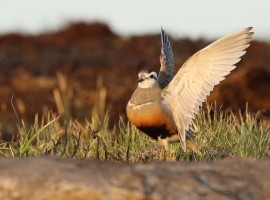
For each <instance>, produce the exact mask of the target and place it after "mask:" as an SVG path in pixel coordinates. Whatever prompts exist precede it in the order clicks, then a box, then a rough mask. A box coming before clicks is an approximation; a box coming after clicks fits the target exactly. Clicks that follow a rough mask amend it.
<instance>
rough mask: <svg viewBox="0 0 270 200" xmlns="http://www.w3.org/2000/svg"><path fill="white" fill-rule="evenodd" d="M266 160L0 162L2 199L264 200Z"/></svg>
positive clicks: (269, 192) (268, 180) (269, 193)
mask: <svg viewBox="0 0 270 200" xmlns="http://www.w3.org/2000/svg"><path fill="white" fill-rule="evenodd" d="M269 166H270V161H265V160H262V161H255V160H248V159H241V158H238V159H225V160H219V161H216V162H204V163H192V164H185V163H180V162H174V163H172V162H154V163H149V164H134V165H128V164H121V163H114V162H105V161H97V160H75V159H64V158H56V157H36V158H34V157H33V158H15V159H1V160H0V177H1V178H0V199H1V200H18V199H19V200H52V199H53V200H73V199H75V200H107V199H108V200H124V199H132V200H146V199H149V200H163V199H165V200H166V199H168V200H175V199H181V200H185V199H189V200H190V199H191V200H193V199H207V200H214V199H220V200H223V199H224V200H225V199H240V200H242V199H243V200H245V199H250V200H253V199H260V200H261V199H269V197H270V189H269V188H270V170H269Z"/></svg>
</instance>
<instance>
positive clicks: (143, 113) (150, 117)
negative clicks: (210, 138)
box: [127, 101, 176, 135]
mask: <svg viewBox="0 0 270 200" xmlns="http://www.w3.org/2000/svg"><path fill="white" fill-rule="evenodd" d="M127 116H128V118H129V120H130V121H131V123H133V124H134V125H135V126H136V127H137V128H139V129H141V130H142V131H143V132H146V134H148V133H147V131H144V130H155V131H156V130H157V129H158V127H164V128H163V129H164V130H163V132H164V133H162V134H164V135H171V134H173V133H176V127H175V124H174V122H173V119H172V116H171V114H170V113H168V111H166V110H165V109H164V108H163V107H162V106H161V105H160V101H157V102H154V103H151V104H149V105H145V106H141V107H140V108H134V107H130V106H127ZM156 132H157V131H156ZM158 132H159V131H158ZM148 135H149V134H148Z"/></svg>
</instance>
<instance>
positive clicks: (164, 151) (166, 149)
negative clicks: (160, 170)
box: [159, 138, 170, 160]
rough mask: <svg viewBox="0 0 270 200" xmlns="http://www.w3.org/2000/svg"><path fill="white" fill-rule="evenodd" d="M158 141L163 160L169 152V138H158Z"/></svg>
mask: <svg viewBox="0 0 270 200" xmlns="http://www.w3.org/2000/svg"><path fill="white" fill-rule="evenodd" d="M159 141H160V143H161V145H162V151H161V155H162V157H163V160H167V155H168V153H170V149H169V139H168V138H164V139H161V138H159Z"/></svg>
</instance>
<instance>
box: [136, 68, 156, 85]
mask: <svg viewBox="0 0 270 200" xmlns="http://www.w3.org/2000/svg"><path fill="white" fill-rule="evenodd" d="M137 82H138V87H140V88H152V87H154V86H155V85H157V73H156V72H154V71H153V70H149V69H143V70H141V71H140V72H139V74H138V81H137Z"/></svg>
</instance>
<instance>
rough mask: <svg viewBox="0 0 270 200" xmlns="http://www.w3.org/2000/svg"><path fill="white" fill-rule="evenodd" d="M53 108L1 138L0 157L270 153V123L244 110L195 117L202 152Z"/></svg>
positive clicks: (137, 158) (133, 159)
mask: <svg viewBox="0 0 270 200" xmlns="http://www.w3.org/2000/svg"><path fill="white" fill-rule="evenodd" d="M62 120H63V119H61V117H59V116H56V115H54V114H53V113H49V114H48V115H47V116H46V117H44V116H43V117H41V118H39V117H38V116H36V118H35V122H34V124H32V125H30V126H27V125H25V123H22V125H21V126H20V127H19V135H18V138H15V139H14V140H13V141H11V142H4V141H2V142H0V157H30V156H40V155H55V156H59V157H69V158H77V159H100V160H114V161H118V162H126V163H137V162H149V161H163V160H167V161H183V162H195V161H210V160H217V159H222V158H225V157H244V158H252V159H269V158H270V127H269V126H268V127H265V126H263V125H262V124H261V123H260V122H259V121H258V119H257V116H253V115H251V114H250V113H248V112H246V113H245V114H244V115H239V116H238V117H236V116H235V115H234V114H233V113H231V112H223V111H219V110H218V109H217V108H213V107H210V106H208V107H207V108H206V109H204V110H201V112H200V113H199V115H198V116H197V118H196V119H195V125H196V126H197V129H198V130H197V132H196V133H194V135H195V142H196V145H197V147H198V150H199V151H200V154H198V153H195V152H192V151H190V150H189V151H188V152H186V153H184V152H183V151H182V150H181V147H180V144H178V143H175V144H171V145H170V152H169V153H168V152H167V153H166V152H165V151H164V150H163V148H162V146H161V145H160V144H159V143H158V142H157V141H154V140H152V139H151V138H149V137H148V136H146V135H145V134H143V133H141V132H140V131H138V130H137V129H136V128H135V127H134V126H133V125H131V124H130V123H129V122H128V123H126V122H124V120H123V119H121V118H120V119H119V122H118V124H117V125H116V126H115V127H114V128H113V129H110V128H109V127H108V117H107V116H105V117H104V119H103V120H97V119H96V118H95V119H92V120H91V121H87V120H86V121H85V122H84V123H82V122H78V121H76V120H69V121H67V122H64V123H61V122H62Z"/></svg>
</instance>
